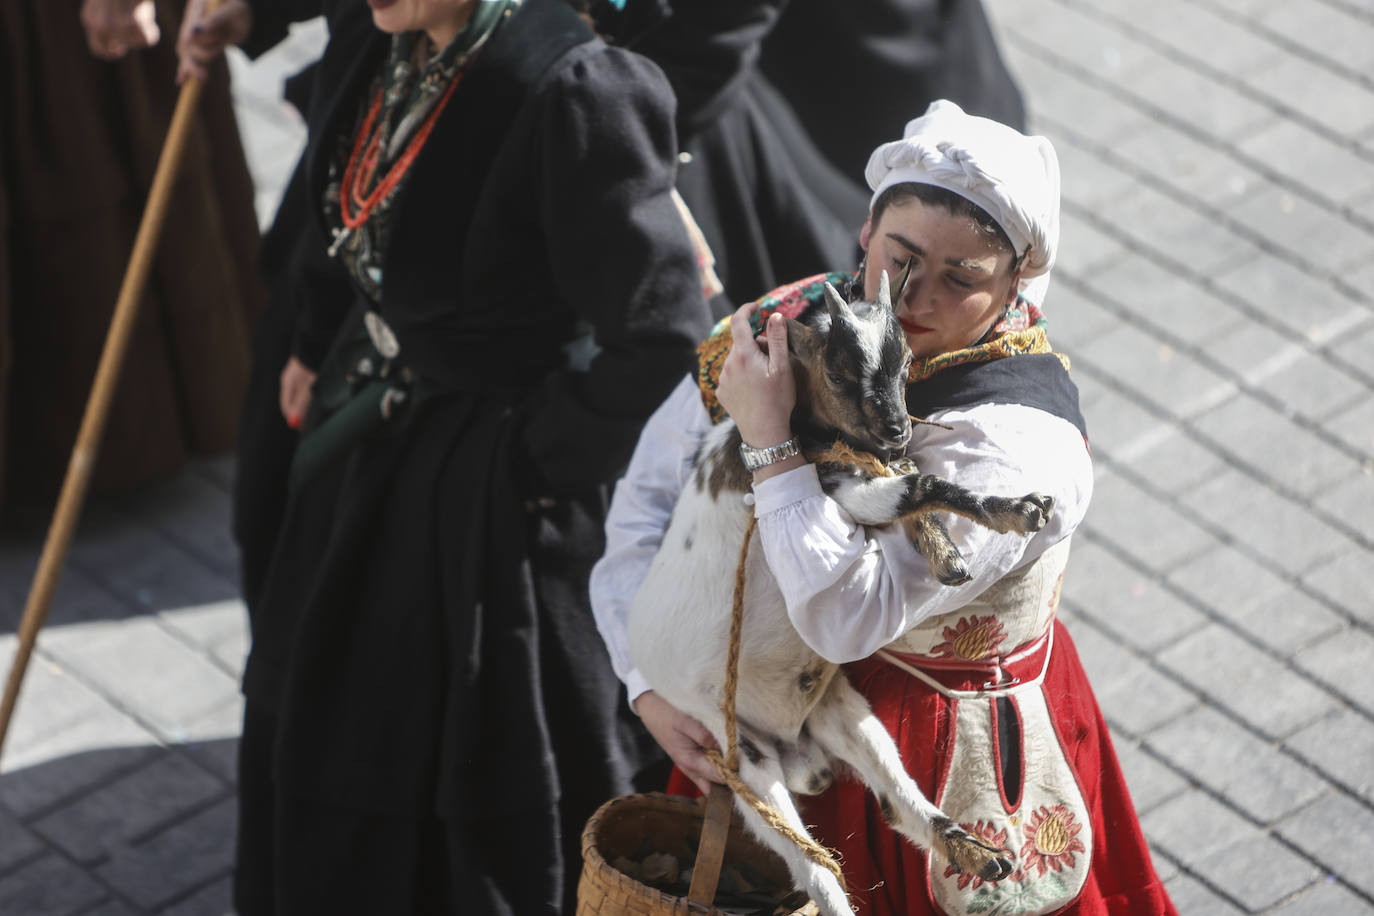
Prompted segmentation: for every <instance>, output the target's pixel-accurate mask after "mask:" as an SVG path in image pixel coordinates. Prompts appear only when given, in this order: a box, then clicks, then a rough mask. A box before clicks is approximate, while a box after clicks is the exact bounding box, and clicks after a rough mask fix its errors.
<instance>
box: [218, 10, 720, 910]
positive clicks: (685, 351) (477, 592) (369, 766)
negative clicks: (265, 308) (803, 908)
mask: <svg viewBox="0 0 1374 916" xmlns="http://www.w3.org/2000/svg"><path fill="white" fill-rule="evenodd" d="M371 6H372V7H373V15H372V16H371V17H370V16H369V15H368V10H367V8H366V7H364V6H363V5H362V4H361V3H358V4H356V6H353V7H346V8H345V9H343V10H341V11H340V12H339V13H338V14H337V15H336V16H335V17H333V20H332V21H331V36H330V43H329V48H328V50H327V52H326V54H325V56H324V58H323V60H322V61H321V62H320V67H319V70H318V72H317V75H316V80H317V86H320V87H325V88H324V90H323V95H321V96H319V97H318V98H317V104H315V105H314V106H313V111H312V117H311V119H310V124H309V127H310V139H309V145H308V149H307V153H306V169H307V176H308V178H307V194H308V197H309V200H311V201H312V202H314V203H315V207H316V212H317V213H321V214H322V216H321V218H320V219H318V220H317V221H316V222H315V224H314V225H313V227H312V228H313V231H316V232H320V233H322V235H321V239H322V240H323V241H325V242H326V243H329V242H330V240H331V239H332V243H336V244H333V245H332V250H333V252H334V254H335V255H336V256H337V257H338V259H339V261H340V263H342V264H343V265H344V266H345V268H346V269H347V270H348V272H349V275H350V276H351V277H352V279H353V284H354V287H355V293H356V294H355V298H354V300H353V301H351V302H349V301H333V302H326V301H313V300H312V301H309V302H307V303H306V308H305V312H306V314H305V315H303V317H302V322H301V324H300V326H299V331H300V333H299V334H298V336H297V347H296V353H295V357H294V358H295V360H296V362H297V363H298V364H299V368H300V369H301V370H302V371H304V372H305V373H306V377H307V378H308V376H309V370H310V368H311V367H312V360H314V359H315V355H314V354H315V352H317V350H318V348H319V343H320V341H330V343H329V346H328V351H327V355H325V356H324V358H323V359H322V360H320V361H319V365H318V370H319V373H318V377H317V378H316V379H315V381H314V385H313V389H312V391H313V393H312V395H311V396H310V398H309V408H308V411H307V412H306V413H305V419H304V429H303V439H302V441H301V445H300V447H299V448H298V450H297V458H296V463H295V466H294V468H293V480H292V484H291V491H290V495H289V497H288V504H287V508H286V513H285V520H284V522H283V526H282V529H281V531H280V534H279V536H278V540H277V544H276V547H275V550H274V554H273V557H272V560H271V564H270V567H269V569H268V572H267V575H266V579H265V582H264V584H263V587H262V590H261V592H260V593H259V595H258V596H257V601H256V610H255V620H254V642H253V647H252V651H251V654H250V657H249V660H248V665H247V670H246V672H245V677H244V692H245V695H246V697H247V712H246V716H245V729H244V737H243V743H242V747H241V753H242V755H243V759H242V762H241V785H240V790H241V793H242V795H243V805H242V818H243V823H242V841H241V855H240V873H239V877H238V880H237V888H236V898H237V899H236V903H237V905H238V907H239V909H240V911H241V912H242V913H243V914H244V916H254V914H257V913H271V912H275V913H305V912H308V913H319V912H341V913H429V912H436V913H447V912H459V911H460V910H461V911H462V912H465V913H468V912H471V913H506V912H509V913H520V914H525V913H539V912H548V913H553V912H558V911H559V910H560V909H561V908H562V907H564V906H566V905H567V904H568V903H570V901H571V900H572V894H573V890H574V887H575V884H576V876H577V872H578V868H579V860H578V856H577V849H578V835H579V833H580V831H581V827H582V824H583V822H584V821H585V819H586V817H587V816H588V815H589V814H590V813H591V811H592V810H593V809H594V808H595V806H596V805H597V804H599V803H600V802H601V801H603V800H604V799H605V798H607V797H610V796H611V795H615V794H618V793H622V792H625V791H629V790H631V789H632V787H633V785H634V780H635V777H636V775H637V774H639V773H640V772H641V771H642V770H643V769H644V767H645V766H646V765H647V764H649V763H652V762H657V760H658V757H657V755H656V753H655V752H653V751H651V750H650V748H651V744H650V743H649V741H648V739H647V736H645V735H644V734H643V732H642V731H641V730H639V729H638V727H637V723H635V724H634V726H633V727H631V722H630V721H629V719H631V718H632V714H631V713H629V711H628V707H627V706H626V705H625V703H624V700H623V695H622V694H621V693H620V686H619V682H618V681H617V679H616V678H615V676H614V675H613V674H612V672H611V670H610V666H609V662H608V661H607V659H606V657H605V653H604V648H603V647H602V644H601V641H600V638H599V636H598V635H597V633H596V631H595V627H594V624H593V622H592V618H591V615H590V611H589V609H588V607H587V599H586V575H587V573H588V571H589V569H590V566H591V564H592V563H593V562H594V561H595V560H596V558H597V557H598V556H599V554H600V552H601V545H602V540H601V539H602V530H601V520H602V513H603V509H604V505H605V497H606V487H607V485H608V484H609V483H610V482H612V481H613V480H614V479H615V477H616V476H617V475H618V473H619V471H620V469H621V468H622V467H623V465H624V463H625V461H626V460H627V458H628V456H629V453H630V451H631V449H632V448H633V445H634V443H635V441H636V438H637V435H638V431H639V428H640V425H641V424H642V422H643V420H644V419H645V418H646V417H647V416H648V414H649V413H650V412H651V411H652V410H653V409H654V408H655V407H656V406H657V404H658V403H659V402H660V401H661V400H662V398H663V396H664V395H665V394H666V392H667V391H668V390H669V388H671V386H672V385H673V383H674V382H675V380H676V379H677V378H678V377H679V376H680V375H681V373H682V372H683V371H685V369H686V368H687V367H689V366H690V365H691V364H692V359H693V349H694V346H695V344H696V342H697V341H698V340H699V339H700V337H701V336H702V335H703V334H704V333H705V331H706V329H707V325H708V317H707V312H706V306H705V302H704V299H703V298H702V294H701V288H700V281H699V278H698V274H697V270H696V264H695V260H694V256H693V253H692V250H691V248H690V244H689V242H688V238H687V235H686V231H685V228H684V226H683V224H682V222H681V219H680V217H679V215H678V213H677V210H676V209H675V207H674V205H673V203H672V200H671V197H670V192H671V189H672V186H673V180H674V168H675V164H676V156H677V144H676V137H675V133H674V128H673V109H672V101H671V93H670V91H669V89H668V87H667V84H666V81H665V80H664V79H663V77H662V74H661V73H660V72H659V71H658V70H657V68H656V67H654V66H653V65H652V64H649V63H648V62H647V61H645V60H644V59H642V58H639V57H638V56H636V55H633V54H630V53H628V52H625V51H620V50H616V49H611V48H608V47H607V46H606V45H604V44H603V43H601V41H600V40H598V39H596V38H595V37H594V36H593V34H592V33H591V31H590V30H589V29H588V27H587V26H586V25H585V23H584V22H583V20H582V19H581V18H580V17H579V16H578V15H577V14H576V13H574V12H573V11H572V10H571V9H570V8H569V7H568V6H567V5H566V4H565V3H564V2H563V0H521V2H506V0H485V2H481V3H478V2H475V0H393V2H389V3H384V2H382V0H373V2H372V3H371ZM436 9H437V10H439V11H440V12H441V13H455V14H457V19H454V18H450V19H448V20H446V21H445V22H444V23H442V24H443V25H446V26H449V25H452V24H453V23H454V22H455V21H466V22H467V25H466V26H465V27H464V28H462V29H460V30H459V32H458V34H457V36H456V37H455V38H453V40H452V41H451V42H448V41H445V40H443V39H444V38H445V37H446V35H445V33H444V31H443V30H442V29H432V28H430V27H429V26H430V25H432V24H433V23H432V21H430V20H426V19H425V17H426V16H429V15H431V14H433V13H434V11H435V10H436ZM468 15H471V17H472V18H471V19H470V20H467V19H466V17H467V16H468ZM374 18H375V20H376V24H377V25H379V26H382V27H383V28H385V29H387V30H388V31H395V32H397V33H398V35H397V36H396V37H393V36H391V35H387V34H384V33H383V32H382V31H379V30H378V29H377V28H376V27H374V24H373V19H374ZM429 45H432V47H430V46H429ZM431 55H432V56H431ZM407 68H409V69H407ZM372 108H375V109H376V110H377V114H376V116H375V117H372V118H368V117H366V114H367V112H368V111H369V110H371V109H372ZM425 125H428V126H425ZM417 137H420V138H421V140H420V141H419V143H420V145H418V146H417V145H416V138H417ZM374 140H375V142H371V141H374ZM413 151H414V152H413ZM398 169H399V170H401V172H402V176H401V178H400V181H399V183H398V184H397V185H396V186H395V188H394V190H392V191H391V192H389V193H388V192H387V191H386V187H387V185H386V182H387V181H388V180H389V179H388V176H392V175H395V174H396V172H397V170H398ZM369 178H371V179H372V180H371V181H369ZM378 188H381V191H377V189H378ZM326 232H327V233H329V235H327V236H326V235H323V233H326ZM384 417H385V418H384Z"/></svg>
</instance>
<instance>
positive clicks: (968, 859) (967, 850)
mask: <svg viewBox="0 0 1374 916" xmlns="http://www.w3.org/2000/svg"><path fill="white" fill-rule="evenodd" d="M937 826H939V827H940V839H941V840H942V841H943V843H944V846H945V853H946V854H947V855H948V856H949V861H950V862H951V863H952V864H953V865H954V867H955V869H956V870H958V871H970V872H973V873H974V874H975V875H977V876H978V877H980V878H982V879H983V880H984V881H1001V880H1002V879H1003V878H1006V877H1007V876H1008V875H1010V874H1011V872H1012V864H1011V858H1010V857H1009V856H1008V854H1007V850H1005V849H998V848H997V847H996V846H991V845H989V844H987V843H984V842H983V841H982V840H980V839H978V838H977V837H975V836H973V835H972V834H971V833H969V832H968V831H966V830H964V829H963V828H962V827H960V826H959V825H958V824H955V823H954V822H953V821H947V822H946V823H945V824H943V825H937Z"/></svg>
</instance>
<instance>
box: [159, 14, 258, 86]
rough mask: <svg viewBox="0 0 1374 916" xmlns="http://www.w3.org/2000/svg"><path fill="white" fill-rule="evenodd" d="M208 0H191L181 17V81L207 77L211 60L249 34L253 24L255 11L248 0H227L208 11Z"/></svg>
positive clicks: (179, 50)
mask: <svg viewBox="0 0 1374 916" xmlns="http://www.w3.org/2000/svg"><path fill="white" fill-rule="evenodd" d="M206 3H207V0H187V2H186V15H185V17H183V18H182V20H181V34H180V35H179V36H177V56H178V57H179V58H180V63H178V64H177V83H178V84H181V83H184V82H186V80H187V79H189V78H191V77H193V76H194V77H195V78H196V79H201V80H203V79H205V78H206V77H207V76H209V75H210V64H212V63H214V60H215V58H217V57H219V56H220V55H221V54H223V53H224V49H225V48H227V47H229V45H236V44H238V43H239V42H241V41H243V40H244V39H245V38H247V37H248V33H249V31H250V30H251V29H252V28H253V11H252V9H250V8H249V6H248V4H247V3H245V2H244V0H223V2H222V3H220V5H219V6H218V7H217V8H216V9H215V11H214V12H213V13H208V14H207V13H206V12H205V6H206Z"/></svg>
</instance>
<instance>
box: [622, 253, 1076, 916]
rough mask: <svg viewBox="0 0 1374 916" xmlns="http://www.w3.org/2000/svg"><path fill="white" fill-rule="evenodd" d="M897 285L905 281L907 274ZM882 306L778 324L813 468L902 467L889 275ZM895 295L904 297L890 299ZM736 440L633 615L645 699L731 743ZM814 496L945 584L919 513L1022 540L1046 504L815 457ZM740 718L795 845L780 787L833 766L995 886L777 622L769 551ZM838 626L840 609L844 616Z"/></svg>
mask: <svg viewBox="0 0 1374 916" xmlns="http://www.w3.org/2000/svg"><path fill="white" fill-rule="evenodd" d="M903 279H904V278H903ZM879 285H880V287H881V291H880V293H879V297H878V301H877V302H876V303H869V302H856V303H853V304H847V303H845V301H844V300H843V299H842V298H841V297H840V295H839V293H838V292H836V290H835V289H834V288H833V287H832V286H830V285H829V284H826V289H825V295H826V307H825V308H820V307H819V305H816V306H812V307H810V308H809V309H808V310H807V312H806V313H804V314H803V315H802V316H801V317H800V319H799V320H796V321H791V320H789V323H788V345H789V349H790V350H791V352H792V366H793V374H794V377H795V378H796V381H797V410H796V412H795V413H794V414H793V429H794V430H795V431H796V432H797V433H798V435H799V436H800V437H801V438H802V445H803V450H804V451H805V452H806V453H807V454H808V455H816V454H819V453H822V452H824V451H825V450H826V449H827V448H828V447H830V446H832V445H834V444H835V443H836V441H840V442H843V443H845V444H847V445H849V446H851V447H853V448H854V449H857V450H860V451H865V452H869V453H873V454H877V455H881V456H884V457H886V456H888V455H890V454H893V453H896V454H897V455H900V454H901V453H902V450H903V449H904V448H905V446H906V445H907V443H908V441H909V440H910V438H911V433H912V427H911V418H910V417H909V416H908V415H907V411H906V398H905V386H906V374H907V368H908V366H909V365H910V362H911V351H910V350H909V348H908V347H907V344H906V338H905V335H904V334H903V332H902V329H901V326H900V325H899V324H898V323H897V320H896V317H895V315H894V314H893V311H892V306H891V302H892V301H893V299H894V298H895V297H894V295H893V290H891V289H889V284H888V279H887V275H886V274H884V275H883V279H882V282H881V283H880V284H879ZM897 292H898V293H900V285H898V287H897ZM739 444H740V435H739V432H738V430H737V429H736V428H735V425H734V424H733V423H732V422H730V421H729V420H726V421H725V422H723V423H720V424H718V425H717V426H716V427H714V428H713V430H712V431H711V433H710V434H709V435H708V438H707V440H706V441H705V442H704V443H703V445H702V448H701V449H700V451H699V454H698V457H697V463H696V468H695V472H694V475H693V477H692V480H691V482H690V483H689V485H688V486H687V487H686V488H685V490H684V492H683V493H682V494H681V496H680V497H679V499H678V503H677V505H676V507H675V509H674V511H673V516H672V522H671V524H670V526H669V528H668V530H667V532H666V533H665V535H664V539H663V543H662V546H661V547H660V549H659V551H658V554H657V555H656V557H655V559H654V562H653V564H652V567H651V569H650V572H649V574H648V576H647V578H646V579H645V581H644V583H643V585H642V586H641V587H640V589H639V591H638V593H637V595H636V597H635V600H634V601H633V603H632V606H631V610H630V620H629V645H630V653H631V656H632V657H633V659H634V662H635V664H636V666H637V667H638V668H639V670H640V671H642V672H644V674H645V675H646V676H647V677H648V679H649V682H650V684H651V685H652V687H653V688H654V690H656V691H658V692H659V693H660V694H661V695H662V696H663V697H664V698H665V699H667V700H668V701H669V702H671V703H672V704H673V705H675V706H676V707H678V708H679V709H681V710H683V711H684V712H687V713H689V714H691V715H693V716H695V717H696V718H698V719H699V720H701V721H702V722H703V723H704V724H705V725H706V727H707V728H708V729H710V731H711V733H712V734H713V735H715V737H716V739H717V740H718V741H719V742H720V744H721V746H722V747H724V746H725V743H726V735H725V720H724V717H723V715H722V713H721V708H720V705H721V696H722V690H723V682H724V673H725V660H726V651H727V641H728V635H729V629H730V627H729V620H730V608H731V592H732V588H733V582H734V578H735V577H734V572H735V566H736V563H737V561H738V556H739V548H740V545H741V543H742V541H743V539H744V536H745V532H746V530H747V528H748V525H749V517H750V514H751V513H752V511H753V510H752V508H751V506H750V505H747V504H746V503H745V500H744V499H743V497H744V495H745V494H746V493H747V492H749V488H750V483H751V480H750V475H749V474H748V472H747V471H746V470H745V468H744V465H743V462H742V460H741V458H740V456H739V451H738V448H739ZM818 470H819V472H820V477H821V483H822V487H823V488H824V489H825V491H826V492H827V493H828V494H829V495H830V496H831V497H833V498H834V499H835V500H836V501H837V502H838V503H839V504H840V505H841V506H842V507H843V508H844V509H845V511H846V512H848V513H849V515H850V516H851V517H852V518H853V519H854V521H855V522H857V523H859V524H863V525H870V526H881V525H888V524H893V523H896V522H904V523H907V524H910V525H911V533H912V536H913V537H914V538H915V540H916V543H917V545H918V547H919V548H920V549H921V551H922V553H923V554H924V555H925V556H926V558H927V561H928V562H929V563H930V566H931V570H932V572H933V573H934V574H935V575H936V576H937V577H938V578H939V579H940V580H941V581H943V582H946V583H948V584H958V583H960V582H963V581H966V580H967V570H966V567H965V566H964V564H963V560H962V558H961V557H960V556H959V554H958V551H957V549H955V548H954V546H953V544H952V543H951V542H950V541H949V538H948V534H947V533H946V532H945V530H944V527H943V525H940V524H939V523H938V522H936V521H935V520H934V518H933V517H931V516H928V515H926V514H925V513H929V512H931V511H946V512H954V513H957V514H959V515H963V516H967V517H968V518H971V519H974V520H975V521H978V522H980V523H982V524H984V525H988V526H990V527H992V528H994V529H996V530H998V531H1015V532H1021V533H1027V532H1032V531H1036V530H1039V529H1040V528H1041V527H1043V525H1044V524H1045V522H1046V520H1047V519H1048V517H1049V513H1050V511H1051V508H1052V500H1050V499H1048V498H1045V497H1042V496H1039V495H1038V494H1031V495H1029V496H1025V497H1022V498H1019V499H1008V498H1003V497H998V496H980V495H977V494H974V493H971V492H969V491H968V490H966V489H964V488H962V487H959V486H957V485H956V484H953V483H951V482H949V481H946V480H943V479H941V478H938V477H934V476H932V475H922V474H919V473H900V474H897V475H895V476H875V475H874V474H873V473H872V472H866V471H863V470H860V469H858V467H857V466H855V465H852V464H843V463H835V462H833V461H831V460H829V459H826V458H821V459H819V460H818ZM746 577H747V578H746V592H745V604H744V623H743V635H742V648H741V656H740V669H739V686H738V690H737V695H736V709H737V714H738V722H739V730H740V732H739V734H740V749H741V756H740V776H741V778H742V779H743V781H744V782H745V783H746V784H747V785H748V786H749V787H750V788H751V789H752V790H753V791H754V792H755V793H756V794H757V795H758V796H759V797H760V798H762V799H764V800H765V801H767V802H768V803H769V804H770V805H772V806H773V808H775V809H776V810H777V811H778V812H779V813H780V814H781V815H782V816H783V818H784V819H785V820H786V821H787V823H788V824H789V825H790V826H791V827H792V828H793V829H794V830H796V831H799V832H801V833H803V834H805V833H806V828H805V826H804V825H803V824H802V821H801V818H800V816H799V815H798V813H797V809H796V807H795V805H794V803H793V800H792V797H791V795H790V793H789V791H788V790H789V789H791V791H794V792H799V793H802V794H814V793H817V792H820V791H822V790H824V789H825V788H826V787H827V786H828V785H829V784H830V782H831V780H832V779H833V767H834V763H833V762H839V763H843V764H845V765H847V766H849V767H850V768H851V769H852V770H853V772H854V773H856V774H857V775H858V777H859V778H861V779H862V780H863V781H864V783H865V784H866V785H868V786H869V788H870V789H872V790H873V791H874V792H875V794H877V795H878V797H879V798H880V799H881V800H882V801H883V809H884V813H885V814H887V815H888V816H889V819H890V821H891V823H892V826H893V827H894V828H895V829H896V830H898V831H900V832H901V833H902V834H904V835H905V836H906V837H908V838H909V839H910V840H911V841H912V842H914V843H916V844H917V845H919V846H924V847H930V848H934V849H936V850H938V851H940V852H941V853H942V854H944V855H946V856H948V857H949V859H950V860H952V861H953V862H954V863H955V864H956V865H957V866H958V867H960V868H962V869H967V870H970V871H972V872H973V873H975V874H977V875H980V876H981V877H983V878H985V879H988V880H999V879H1001V878H1004V877H1006V875H1007V874H1009V873H1010V871H1011V864H1010V862H1009V861H1008V859H1007V858H1005V857H1004V855H1003V854H1002V853H1001V852H1000V851H999V850H995V849H992V848H990V847H988V846H986V845H984V844H982V843H980V842H979V841H978V840H976V839H974V838H973V837H971V836H970V835H969V834H968V833H966V832H965V831H964V830H962V829H961V828H960V827H959V826H958V825H957V824H955V823H953V822H952V821H951V820H950V819H949V818H948V817H946V816H945V815H944V814H942V813H941V812H940V810H939V809H938V808H937V807H935V806H934V805H933V804H931V802H930V801H929V800H928V799H926V797H925V796H924V795H923V794H922V792H921V790H920V788H919V787H918V786H917V785H916V783H915V782H914V781H913V780H912V779H911V777H910V776H909V775H908V774H907V773H906V770H905V769H904V767H903V766H902V761H901V759H900V757H899V755H898V752H897V747H896V745H895V743H894V742H893V740H892V738H891V736H889V735H888V733H887V731H886V730H885V729H884V728H883V726H882V724H881V723H880V722H879V721H878V719H877V718H876V717H875V716H874V715H873V712H872V710H871V708H870V707H869V705H868V702H867V701H866V700H865V699H864V698H863V697H862V696H861V695H860V694H859V693H858V691H857V690H855V689H854V688H853V687H852V686H851V685H850V683H849V681H848V680H847V679H846V677H845V675H844V673H843V672H842V671H841V670H840V669H839V667H838V666H837V665H835V664H833V663H830V662H827V661H826V660H825V659H823V658H822V657H821V656H819V655H818V654H816V653H815V652H814V651H812V650H811V648H810V647H809V646H808V645H807V644H806V643H805V642H803V641H802V639H801V637H800V636H799V635H798V634H797V632H796V630H795V629H794V628H793V627H792V625H791V622H790V621H789V619H788V616H787V608H786V606H785V604H784V601H783V597H782V594H781V592H780V591H779V589H778V586H777V583H776V581H775V580H774V578H773V575H772V573H771V572H770V571H769V568H768V565H767V562H766V561H765V558H764V555H763V551H762V549H759V548H758V545H757V544H755V545H754V549H751V550H750V552H749V558H748V565H747V570H746ZM836 612H837V613H842V612H843V609H840V608H837V609H836ZM740 809H741V811H742V812H743V815H744V818H745V821H746V823H748V824H749V825H750V827H751V829H753V831H754V832H755V833H756V834H757V835H758V836H759V837H760V838H761V839H762V840H763V841H764V842H765V843H766V844H767V845H769V846H770V847H772V848H773V849H774V850H776V851H777V852H778V853H779V854H780V855H781V856H782V857H783V859H784V860H785V861H786V862H787V864H788V867H789V869H790V871H791V873H792V876H793V878H794V880H795V881H796V882H797V885H798V886H799V887H804V888H805V889H806V890H807V891H808V892H809V893H810V894H811V896H812V898H813V899H814V900H815V901H816V902H817V904H818V905H819V906H820V908H821V910H822V912H824V913H825V914H827V916H842V914H847V913H850V912H851V910H850V908H849V904H848V901H847V899H846V897H845V894H844V891H843V890H842V888H841V885H840V883H839V882H838V881H837V880H836V878H835V876H834V875H833V874H832V873H831V872H830V871H828V870H827V869H826V868H824V867H822V866H820V865H818V864H817V863H815V862H813V861H812V860H811V859H809V858H808V857H807V856H806V855H805V854H804V853H803V852H802V851H801V850H800V848H799V847H798V846H797V845H795V844H794V843H792V842H791V841H789V840H788V839H786V838H784V837H783V836H782V835H781V834H779V833H778V832H776V831H774V830H773V829H772V828H770V827H769V826H768V825H767V824H766V823H765V822H764V820H763V819H762V818H761V817H760V816H759V815H758V814H756V813H755V812H754V811H753V810H752V809H751V808H749V807H748V806H747V805H745V804H743V803H740Z"/></svg>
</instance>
